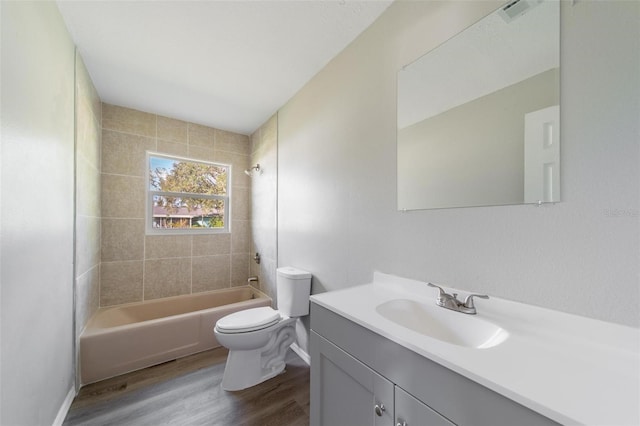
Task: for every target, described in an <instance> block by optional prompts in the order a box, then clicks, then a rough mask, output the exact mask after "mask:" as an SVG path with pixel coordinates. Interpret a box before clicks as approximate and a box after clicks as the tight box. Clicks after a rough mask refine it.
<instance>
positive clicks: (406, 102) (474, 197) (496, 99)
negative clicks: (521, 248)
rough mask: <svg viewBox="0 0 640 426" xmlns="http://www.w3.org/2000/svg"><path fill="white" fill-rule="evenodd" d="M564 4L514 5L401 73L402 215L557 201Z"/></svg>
mask: <svg viewBox="0 0 640 426" xmlns="http://www.w3.org/2000/svg"><path fill="white" fill-rule="evenodd" d="M559 80H560V5H559V1H554V0H549V1H548V0H516V1H513V2H510V3H509V4H507V5H505V6H503V7H501V8H500V9H498V10H497V11H495V12H494V13H492V14H490V15H489V16H487V17H485V18H484V19H482V20H480V21H479V22H477V23H476V24H474V25H472V26H471V27H469V28H467V29H466V30H464V31H463V32H461V33H459V34H458V35H456V36H455V37H453V38H451V39H450V40H448V41H447V42H445V43H444V44H442V45H440V46H439V47H437V48H436V49H434V50H432V51H431V52H429V53H427V54H426V55H424V56H423V57H421V58H419V59H418V60H416V61H415V62H413V63H411V64H410V65H408V66H406V67H404V68H403V69H402V70H401V71H399V72H398V143H397V148H398V157H397V158H398V209H400V210H417V209H434V208H447V207H471V206H490V205H507V204H522V203H540V202H556V201H559V200H560V146H559V144H560V140H559V124H560V118H559V115H560V105H559V104H560V102H559V98H560V94H559V93H560V84H559Z"/></svg>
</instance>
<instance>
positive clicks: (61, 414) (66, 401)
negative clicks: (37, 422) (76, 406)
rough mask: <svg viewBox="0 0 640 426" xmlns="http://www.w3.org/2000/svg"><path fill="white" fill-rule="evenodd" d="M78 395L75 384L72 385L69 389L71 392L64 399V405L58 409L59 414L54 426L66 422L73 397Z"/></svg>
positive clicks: (59, 425)
mask: <svg viewBox="0 0 640 426" xmlns="http://www.w3.org/2000/svg"><path fill="white" fill-rule="evenodd" d="M75 397H76V390H75V388H74V387H73V386H71V389H69V393H68V394H67V397H66V398H65V399H64V401H63V402H62V405H61V406H60V410H58V415H57V416H56V419H55V420H54V421H53V424H52V426H62V423H64V419H65V418H66V417H67V413H68V412H69V407H71V403H72V402H73V398H75Z"/></svg>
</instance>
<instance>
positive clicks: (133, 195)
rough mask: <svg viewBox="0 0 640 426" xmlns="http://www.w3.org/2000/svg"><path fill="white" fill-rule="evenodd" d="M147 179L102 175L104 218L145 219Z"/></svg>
mask: <svg viewBox="0 0 640 426" xmlns="http://www.w3.org/2000/svg"><path fill="white" fill-rule="evenodd" d="M146 183H147V179H145V178H143V177H135V176H122V175H111V174H104V173H103V174H102V217H107V218H137V219H144V215H145V202H146V198H145V197H146V191H145V185H146Z"/></svg>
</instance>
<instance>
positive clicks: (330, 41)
mask: <svg viewBox="0 0 640 426" xmlns="http://www.w3.org/2000/svg"><path fill="white" fill-rule="evenodd" d="M391 2H392V1H391V0H385V1H382V0H359V1H357V0H337V1H328V0H288V1H282V0H281V1H270V0H230V1H219V0H209V1H186V0H173V1H158V0H150V1H149V0H147V1H120V0H110V1H99V0H80V1H68V0H58V1H57V3H58V6H59V9H60V12H61V13H62V16H63V18H64V20H65V22H66V24H67V27H68V29H69V32H70V33H71V37H72V38H73V40H74V42H75V44H76V45H77V46H78V49H79V51H80V54H81V55H82V58H83V60H84V62H85V64H86V67H87V69H88V71H89V74H90V75H91V78H92V80H93V83H94V84H95V86H96V89H97V90H98V93H99V95H100V97H101V99H102V100H103V101H104V102H107V103H111V104H115V105H121V106H126V107H130V108H135V109H139V110H142V111H147V112H152V113H156V114H160V115H165V116H168V117H173V118H178V119H182V120H186V121H191V122H195V123H200V124H204V125H207V126H212V127H216V128H220V129H225V130H230V131H234V132H238V133H243V134H250V133H252V132H253V131H254V130H256V129H257V128H258V127H259V126H260V125H261V124H263V123H264V122H265V121H266V120H267V119H268V118H269V117H270V116H271V115H273V114H274V113H275V112H276V111H277V110H278V109H279V108H280V107H281V106H282V105H284V104H285V103H286V102H287V101H288V100H289V99H290V98H291V97H292V96H293V95H294V94H295V93H296V92H297V91H298V90H299V89H300V88H302V86H304V84H305V83H307V82H308V81H309V80H310V79H311V78H312V77H313V76H314V75H315V74H316V73H317V72H318V71H320V69H322V68H323V67H324V66H325V65H326V64H327V63H328V62H329V61H330V60H331V59H332V58H333V57H334V56H336V55H337V54H338V53H339V52H340V51H342V50H343V49H344V48H345V47H346V46H347V45H348V44H349V43H350V42H351V41H353V40H354V39H355V38H356V37H357V36H358V35H359V34H360V33H361V32H362V31H364V30H365V29H366V28H367V27H368V26H369V25H370V24H371V23H373V21H375V19H376V18H377V17H378V16H379V15H380V14H381V13H382V12H383V11H384V10H385V9H386V8H387V7H388V6H389V5H390V4H391Z"/></svg>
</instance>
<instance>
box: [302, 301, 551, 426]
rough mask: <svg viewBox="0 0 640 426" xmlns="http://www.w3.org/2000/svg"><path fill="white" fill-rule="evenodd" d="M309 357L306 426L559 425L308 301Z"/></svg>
mask: <svg viewBox="0 0 640 426" xmlns="http://www.w3.org/2000/svg"><path fill="white" fill-rule="evenodd" d="M311 359H312V362H311V426H334V425H339V424H344V425H349V426H358V425H363V426H371V425H375V426H379V425H390V426H398V425H399V426H418V425H419V426H451V425H459V426H465V425H472V426H485V425H486V426H512V425H518V426H545V425H557V424H558V423H556V422H554V421H553V420H551V419H548V418H547V417H544V416H542V415H540V414H539V413H537V412H535V411H533V410H531V409H529V408H527V407H524V406H522V405H520V404H518V403H516V402H514V401H512V400H510V399H508V398H506V397H504V396H502V395H500V394H498V393H496V392H494V391H492V390H490V389H488V388H486V387H484V386H482V385H480V384H478V383H476V382H474V381H472V380H470V379H468V378H466V377H464V376H462V375H460V374H458V373H456V372H454V371H452V370H449V369H448V368H446V367H443V366H441V365H440V364H437V363H435V362H433V361H431V360H429V359H427V358H425V357H423V356H422V355H419V354H417V353H415V352H413V351H411V350H410V349H407V348H405V347H404V346H401V345H399V344H397V343H395V342H392V341H391V340H389V339H387V338H385V337H383V336H381V335H379V334H377V333H374V332H373V331H371V330H369V329H367V328H365V327H363V326H361V325H359V324H356V323H355V322H353V321H350V320H349V319H347V318H345V317H343V316H341V315H338V314H336V313H334V312H333V311H331V310H329V309H327V308H324V307H322V306H320V305H318V304H316V303H313V302H312V303H311ZM514 362H517V360H514ZM383 406H384V409H383Z"/></svg>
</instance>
